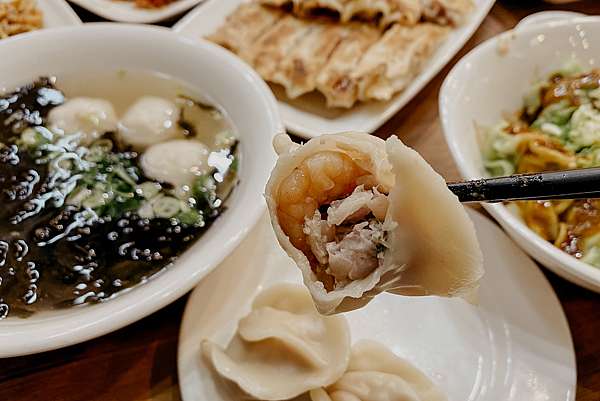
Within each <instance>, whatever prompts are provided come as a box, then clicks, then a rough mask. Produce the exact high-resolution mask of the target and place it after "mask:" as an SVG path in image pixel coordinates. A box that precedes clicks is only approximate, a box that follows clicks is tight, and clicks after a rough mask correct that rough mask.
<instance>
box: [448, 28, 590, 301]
mask: <svg viewBox="0 0 600 401" xmlns="http://www.w3.org/2000/svg"><path fill="white" fill-rule="evenodd" d="M530 21H534V22H535V19H533V20H530ZM598 35H600V18H597V17H587V18H578V19H577V18H576V19H571V18H569V19H567V20H554V21H550V22H545V23H542V24H533V25H530V26H529V25H525V26H523V25H521V26H519V27H518V29H516V30H515V31H509V32H505V33H503V34H501V35H499V36H497V37H495V38H492V39H490V40H489V41H487V42H485V43H483V44H481V45H480V46H478V47H477V48H476V49H474V50H473V51H472V52H470V53H469V54H467V55H466V56H465V57H464V58H463V59H462V60H461V61H460V62H459V63H458V64H457V65H456V67H454V69H453V70H452V71H451V72H450V74H448V77H447V78H446V80H445V82H444V84H443V86H442V90H441V92H440V116H441V120H442V126H443V129H444V134H445V136H446V141H447V142H448V145H449V147H450V151H451V153H452V155H453V157H454V161H455V162H456V164H457V166H458V168H459V170H460V172H461V174H462V176H463V177H464V178H468V179H473V178H481V177H484V176H485V175H486V172H485V171H484V168H483V165H482V160H481V155H480V150H479V148H478V145H477V143H478V142H477V138H476V132H475V128H474V122H477V123H478V124H479V125H484V126H489V125H494V124H496V123H498V122H499V121H501V119H502V117H503V113H505V112H508V113H510V112H513V111H515V110H518V109H519V108H520V107H521V106H522V96H523V94H524V93H525V92H526V91H527V89H528V88H529V87H530V85H531V84H532V82H533V81H534V80H535V79H536V78H541V77H543V76H545V75H546V74H547V73H550V72H551V71H553V70H555V69H557V68H559V67H561V66H562V65H563V64H564V63H565V62H566V61H568V60H569V59H571V58H575V59H577V60H578V61H579V62H581V63H582V64H583V66H584V67H596V68H597V67H598V62H599V60H600V43H598V41H597V40H593V38H596V37H597V36H598ZM500 50H501V51H500ZM484 206H485V208H486V209H487V210H488V211H489V212H490V214H492V215H493V216H494V217H495V218H496V219H497V220H498V222H499V223H500V224H501V225H502V226H503V227H504V229H506V231H507V232H508V233H509V234H510V235H511V236H512V237H513V238H514V239H515V241H516V242H517V243H518V244H519V245H520V246H521V247H523V249H525V251H527V252H528V253H529V254H530V255H531V256H533V257H534V258H535V259H537V260H538V261H539V262H540V263H542V264H544V265H545V266H547V267H548V268H549V269H551V270H552V271H554V272H555V273H557V274H559V275H561V276H562V277H564V278H566V279H568V280H570V281H572V282H574V283H576V284H579V285H581V286H584V287H586V288H589V289H592V290H594V291H599V292H600V269H598V268H595V267H593V266H590V265H588V264H585V263H583V262H580V261H579V260H577V259H575V258H573V257H571V256H569V255H568V254H566V253H564V252H562V251H561V250H559V249H558V248H555V247H554V246H552V244H550V243H549V242H546V241H544V240H543V239H542V238H541V237H539V236H538V235H536V234H535V233H534V232H533V231H531V230H530V229H529V228H528V227H527V226H526V225H525V224H524V223H523V222H522V220H521V219H520V217H519V216H517V215H515V214H513V213H511V212H510V211H509V209H507V208H506V207H505V206H503V205H502V204H487V205H484Z"/></svg>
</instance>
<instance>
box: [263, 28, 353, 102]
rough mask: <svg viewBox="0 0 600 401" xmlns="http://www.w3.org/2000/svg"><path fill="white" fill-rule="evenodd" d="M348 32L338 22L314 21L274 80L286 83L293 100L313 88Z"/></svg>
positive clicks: (282, 83)
mask: <svg viewBox="0 0 600 401" xmlns="http://www.w3.org/2000/svg"><path fill="white" fill-rule="evenodd" d="M345 33H346V30H345V29H343V28H342V27H339V26H337V25H332V24H315V26H314V28H313V29H312V30H311V31H310V32H309V33H308V34H307V35H306V36H305V37H304V38H302V39H301V41H300V43H298V45H297V46H296V47H295V48H294V49H293V50H292V51H291V52H290V53H289V54H288V55H287V56H286V57H285V58H284V59H283V61H282V62H281V64H280V65H279V67H278V68H277V71H276V72H275V74H274V75H273V82H275V83H278V84H281V85H283V86H284V87H285V91H286V94H287V96H288V97H289V98H290V99H294V98H296V97H298V96H300V95H303V94H305V93H308V92H311V91H313V90H314V89H315V88H316V79H317V75H318V74H319V72H320V71H321V69H322V68H323V66H324V65H325V64H326V63H327V60H328V59H329V56H331V53H332V52H333V51H334V49H335V48H336V46H337V45H338V43H339V42H340V41H341V40H342V39H343V38H344V36H345Z"/></svg>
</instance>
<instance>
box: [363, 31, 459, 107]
mask: <svg viewBox="0 0 600 401" xmlns="http://www.w3.org/2000/svg"><path fill="white" fill-rule="evenodd" d="M448 32H449V28H447V27H442V26H439V25H435V24H428V23H425V24H418V25H415V26H403V25H400V24H396V25H394V26H392V27H391V28H390V29H388V30H387V31H386V33H385V34H384V35H383V37H382V38H381V39H379V40H378V41H377V43H375V44H374V45H373V46H371V47H370V48H369V50H367V52H366V54H365V55H364V56H363V58H362V59H361V61H360V63H359V65H358V66H357V68H356V69H355V70H354V71H353V72H352V76H353V79H354V80H355V81H356V82H358V98H359V99H360V100H362V101H367V100H389V99H391V97H392V96H393V95H394V94H395V93H397V92H399V91H401V90H404V89H405V88H406V87H407V86H408V85H409V84H410V83H411V82H412V80H413V79H414V77H415V76H416V75H417V74H418V73H419V71H420V70H421V68H422V67H423V65H424V64H425V62H426V61H427V60H428V59H429V58H430V57H431V55H432V54H433V52H434V51H435V50H436V49H437V48H438V46H439V45H440V44H441V42H442V40H443V39H444V38H445V37H446V35H447V34H448Z"/></svg>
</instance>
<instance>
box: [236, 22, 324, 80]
mask: <svg viewBox="0 0 600 401" xmlns="http://www.w3.org/2000/svg"><path fill="white" fill-rule="evenodd" d="M312 28H313V24H312V23H310V22H307V21H305V20H302V19H299V18H296V17H293V16H291V15H286V16H284V17H283V18H281V19H280V20H279V21H278V22H276V23H275V24H274V25H273V26H272V27H271V28H270V29H268V30H267V31H266V32H264V33H263V34H262V35H261V36H260V37H259V38H258V39H257V40H256V43H254V45H252V46H250V47H249V48H248V49H247V50H246V51H242V52H240V55H241V56H242V58H243V59H245V60H248V61H249V62H250V63H251V64H252V66H253V67H254V69H255V70H256V71H257V72H258V73H259V74H260V76H261V77H262V78H263V79H265V80H267V81H273V77H274V75H275V73H276V71H277V68H278V67H279V65H280V63H281V62H282V61H283V60H284V59H285V57H286V56H287V55H288V54H289V53H290V52H291V51H292V50H293V49H294V48H295V47H296V45H297V44H298V43H300V41H301V40H302V38H303V37H304V36H305V35H307V34H308V33H309V32H310V30H311V29H312Z"/></svg>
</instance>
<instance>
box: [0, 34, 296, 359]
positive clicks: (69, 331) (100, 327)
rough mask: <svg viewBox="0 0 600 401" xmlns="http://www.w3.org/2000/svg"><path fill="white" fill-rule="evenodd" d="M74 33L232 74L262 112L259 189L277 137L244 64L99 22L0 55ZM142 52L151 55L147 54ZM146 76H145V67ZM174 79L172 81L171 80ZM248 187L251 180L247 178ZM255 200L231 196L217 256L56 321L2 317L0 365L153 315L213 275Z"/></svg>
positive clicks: (257, 206) (200, 45) (208, 46)
mask: <svg viewBox="0 0 600 401" xmlns="http://www.w3.org/2000/svg"><path fill="white" fill-rule="evenodd" d="M82 32H86V34H89V35H94V36H95V35H99V36H100V37H102V38H104V40H106V38H109V40H113V41H116V38H117V37H125V36H128V35H132V34H136V35H138V36H137V39H134V40H142V41H146V42H148V43H150V44H151V43H154V42H153V39H157V38H159V37H160V38H161V40H165V41H169V42H170V43H173V45H174V46H175V45H177V44H178V43H179V45H178V46H180V47H181V48H182V50H181V51H182V52H183V51H186V50H188V49H192V50H193V49H195V50H197V51H199V52H202V53H205V54H209V55H210V60H209V62H211V63H218V64H219V65H223V63H225V64H227V65H229V67H228V68H231V69H232V71H236V72H238V73H239V74H237V75H239V78H236V79H238V80H239V81H240V84H243V85H248V86H250V87H251V88H252V95H253V101H254V102H259V103H262V105H261V108H264V113H261V114H262V118H263V125H265V126H267V127H269V129H270V130H271V131H272V132H268V133H265V135H264V138H265V140H264V142H265V145H268V146H267V147H266V148H265V154H264V155H261V157H260V158H257V159H256V160H257V161H256V162H255V167H254V170H257V172H255V174H254V175H253V177H256V178H252V180H263V181H264V182H265V183H266V180H267V178H268V175H269V173H270V167H271V166H272V165H274V163H275V153H274V152H271V151H270V150H271V140H272V137H273V136H275V135H276V134H278V133H281V132H285V131H284V128H283V123H282V120H281V117H280V115H279V109H278V106H277V103H276V100H275V97H274V96H273V94H272V92H271V90H270V89H269V88H268V86H267V85H266V84H265V82H264V81H263V80H262V79H261V78H260V77H259V76H258V74H257V73H256V72H254V71H253V70H252V69H251V68H250V67H249V66H248V65H247V64H246V63H244V62H243V61H241V60H240V59H238V58H237V57H235V56H233V55H232V54H231V53H230V52H228V51H226V50H224V49H222V48H221V47H219V46H217V45H215V44H213V43H210V42H208V41H205V40H200V39H198V40H192V39H190V38H185V37H182V36H181V35H177V34H176V33H174V32H173V31H172V30H170V29H168V28H165V27H156V26H146V25H135V24H121V23H119V24H117V23H111V22H100V23H90V24H84V25H79V26H68V27H57V28H50V29H46V30H40V31H35V32H29V33H25V34H22V35H17V36H15V37H13V38H9V39H6V40H3V41H1V42H0V54H1V53H2V52H3V51H5V49H7V48H8V49H11V48H12V47H13V46H15V45H16V44H19V45H20V46H22V48H23V46H24V45H25V44H32V43H35V42H36V41H38V40H40V39H39V38H45V39H43V40H49V39H48V38H49V37H55V38H57V39H60V40H64V39H65V38H77V35H76V34H77V33H80V34H81V33H82ZM111 34H112V35H113V36H112V37H111V36H110V35H111ZM78 40H80V39H71V41H72V43H76V42H77V41H78ZM148 48H149V49H150V51H151V49H152V47H151V46H149V47H148ZM204 58H206V57H204ZM149 69H150V70H151V69H152V68H151V64H150V65H149ZM175 78H178V77H177V76H175ZM238 128H242V127H238ZM261 142H262V141H261ZM263 176H264V177H263ZM248 179H249V180H250V179H251V178H250V176H249V178H248ZM262 192H263V191H262V188H260V189H259V190H256V191H254V190H253V189H250V187H248V188H247V189H246V191H244V192H242V191H239V192H238V195H237V197H238V198H239V199H238V201H237V202H239V203H238V207H237V208H235V209H233V210H231V213H230V214H229V215H224V216H223V217H221V218H222V219H223V218H224V219H226V220H225V221H222V222H221V223H222V224H225V223H227V222H229V223H227V226H226V227H228V229H227V230H228V231H226V232H225V231H224V233H225V234H226V235H227V236H228V237H227V238H223V239H222V241H221V242H220V245H219V249H214V248H210V250H211V252H209V253H207V251H206V250H207V249H208V247H207V246H206V245H209V244H203V245H202V246H201V247H200V248H198V249H195V250H194V248H193V247H194V245H192V247H191V248H190V249H188V250H186V251H185V252H184V253H183V254H182V255H181V256H180V257H179V258H178V260H177V261H176V262H175V266H172V267H170V268H169V269H164V270H162V271H160V272H159V273H157V274H155V275H153V276H152V277H151V278H150V279H149V280H148V281H147V282H144V283H142V284H140V285H136V286H134V287H132V288H131V289H127V290H125V291H124V292H123V293H121V294H119V296H117V297H115V298H114V299H110V300H108V301H107V302H102V303H99V304H95V305H86V306H83V307H72V308H69V309H68V310H60V311H58V312H57V313H53V312H48V313H46V312H40V313H39V315H38V318H37V319H36V318H31V317H30V318H28V319H19V318H10V317H9V318H8V319H6V320H3V321H2V322H0V358H3V357H9V356H18V355H27V354H32V353H37V352H42V351H48V350H52V349H57V348H61V347H65V346H69V345H73V344H76V343H79V342H83V341H86V340H89V339H92V338H95V337H98V336H101V335H104V334H107V333H109V332H111V331H114V330H117V329H119V328H122V327H124V326H126V325H128V324H130V323H133V322H135V321H137V320H139V319H141V318H143V317H145V316H147V315H149V314H151V313H153V312H155V311H157V310H158V309H161V308H162V307H164V306H166V305H168V304H169V303H171V302H172V301H174V300H176V299H177V298H179V297H180V296H182V295H184V294H185V293H187V292H188V291H189V290H191V289H192V288H193V287H194V286H195V285H196V284H197V283H198V282H199V281H200V280H201V279H202V278H204V277H205V276H206V275H207V274H209V273H210V272H211V271H212V270H214V269H215V268H216V267H218V265H219V264H220V262H222V260H223V259H224V258H225V257H226V256H227V255H229V254H230V253H231V252H232V251H233V250H234V249H235V248H236V247H237V246H238V244H239V243H240V242H241V240H242V239H243V238H244V237H245V236H246V235H247V234H248V233H249V232H250V230H251V228H252V227H253V226H254V225H255V224H256V222H257V221H258V219H259V218H260V216H261V215H262V214H263V213H264V211H265V210H266V205H265V204H264V200H263V199H262V198H263V194H262ZM247 200H250V201H253V202H252V204H250V205H246V204H245V203H244V204H242V201H247ZM236 210H237V212H236ZM234 212H235V213H234ZM209 230H210V229H209ZM204 238H206V237H205V236H202V238H201V239H204ZM196 245H199V244H196ZM202 255H204V258H203V259H201V263H197V261H198V259H200V258H199V256H202ZM192 258H196V261H195V262H193V261H192ZM195 265H196V266H195ZM198 266H200V267H198ZM201 267H203V268H201ZM167 277H168V279H167Z"/></svg>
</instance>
